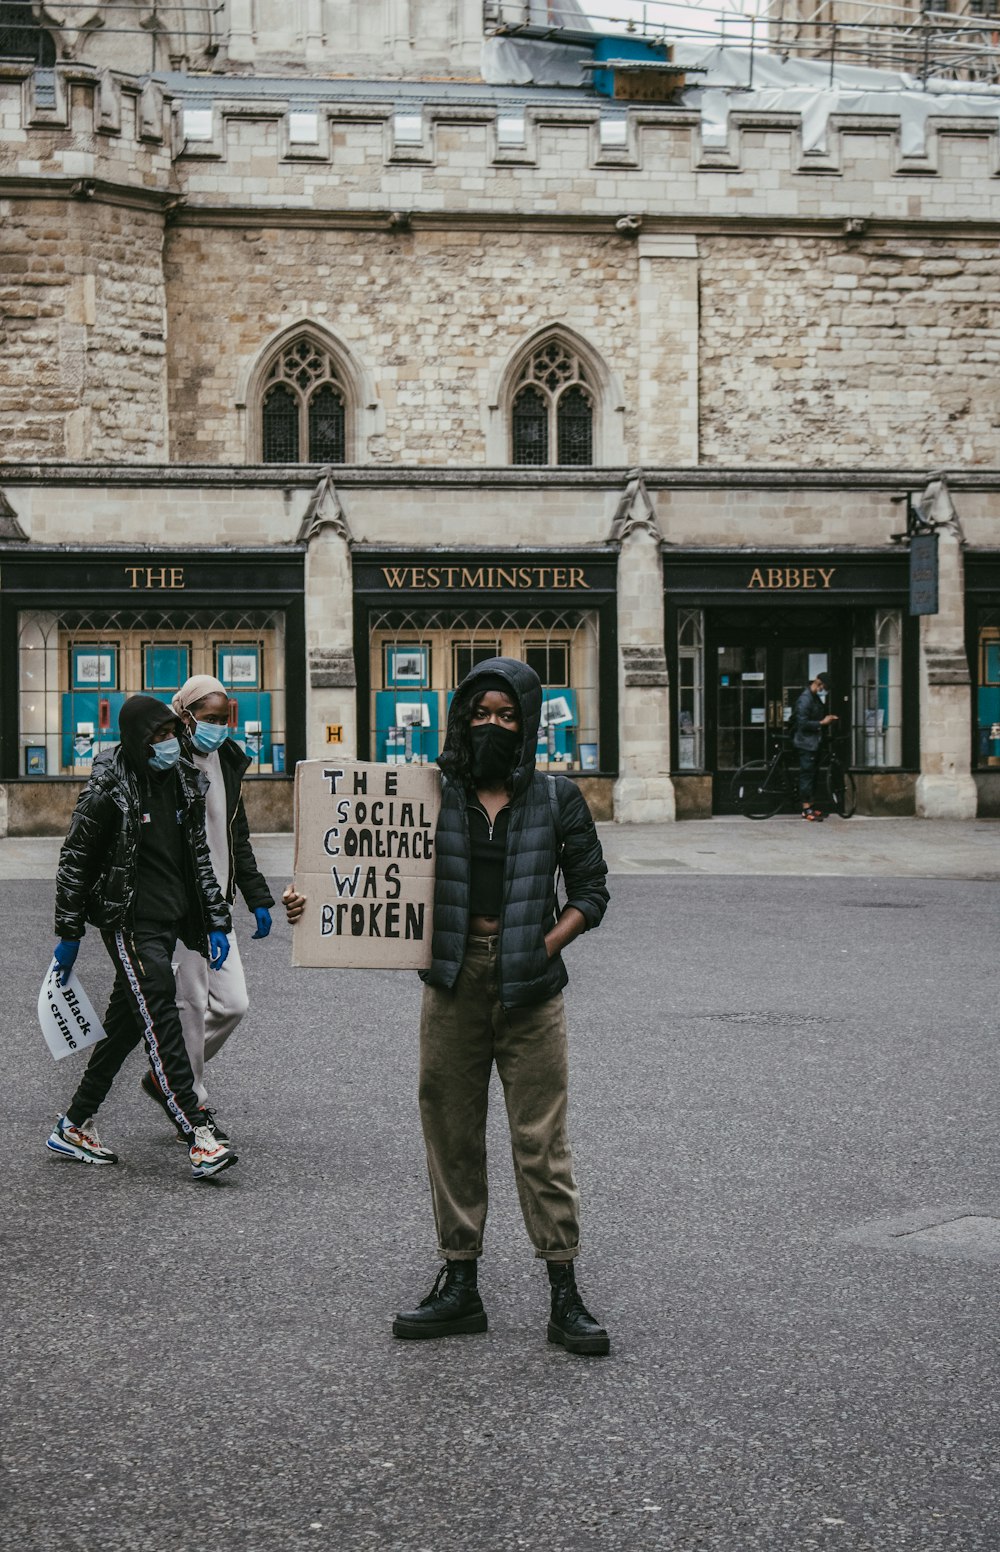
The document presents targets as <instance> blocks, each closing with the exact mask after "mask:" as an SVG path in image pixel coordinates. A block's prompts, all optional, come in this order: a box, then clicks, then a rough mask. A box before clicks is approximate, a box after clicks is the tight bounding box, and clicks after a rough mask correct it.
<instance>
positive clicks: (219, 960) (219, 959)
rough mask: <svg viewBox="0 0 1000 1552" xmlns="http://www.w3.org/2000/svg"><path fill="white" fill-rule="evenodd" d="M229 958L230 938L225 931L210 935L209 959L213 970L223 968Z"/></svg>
mask: <svg viewBox="0 0 1000 1552" xmlns="http://www.w3.org/2000/svg"><path fill="white" fill-rule="evenodd" d="M228 958H229V939H228V938H227V937H226V934H225V933H224V932H210V933H209V935H208V959H209V963H210V965H211V966H212V969H213V970H221V969H222V967H223V965H224V964H225V962H226V960H227V959H228Z"/></svg>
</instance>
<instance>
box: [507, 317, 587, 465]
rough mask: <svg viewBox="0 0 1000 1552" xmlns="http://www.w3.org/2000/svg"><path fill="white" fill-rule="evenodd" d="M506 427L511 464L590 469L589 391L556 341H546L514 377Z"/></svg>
mask: <svg viewBox="0 0 1000 1552" xmlns="http://www.w3.org/2000/svg"><path fill="white" fill-rule="evenodd" d="M510 422H511V462H512V463H515V464H521V465H546V464H575V465H581V464H592V463H593V461H594V392H593V387H592V385H591V383H590V380H589V378H588V376H587V373H586V371H585V369H584V366H583V363H582V362H581V360H580V357H579V355H578V354H577V353H576V352H575V351H574V350H571V349H569V348H568V347H567V346H566V345H564V344H563V343H562V342H561V341H560V340H559V339H550V340H547V341H546V342H545V343H544V344H543V345H541V346H540V347H539V348H538V349H537V350H535V351H534V352H533V353H532V354H531V356H529V358H528V360H527V362H526V363H525V365H524V366H523V368H522V369H521V371H520V372H519V374H518V376H517V380H516V383H515V386H514V392H513V397H512V399H511V413H510Z"/></svg>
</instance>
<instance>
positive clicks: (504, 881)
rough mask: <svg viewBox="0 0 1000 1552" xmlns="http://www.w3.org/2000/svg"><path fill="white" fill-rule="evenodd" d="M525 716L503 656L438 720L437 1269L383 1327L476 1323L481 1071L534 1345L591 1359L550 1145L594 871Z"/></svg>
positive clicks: (431, 1097) (426, 1017)
mask: <svg viewBox="0 0 1000 1552" xmlns="http://www.w3.org/2000/svg"><path fill="white" fill-rule="evenodd" d="M541 709H542V687H541V683H540V681H539V679H538V676H537V674H535V673H534V671H533V670H532V669H530V668H529V667H528V666H527V664H525V663H521V662H518V661H517V660H515V659H513V658H491V659H490V660H488V661H487V662H484V663H480V664H479V665H478V666H477V667H476V668H474V669H473V670H472V672H471V673H470V674H469V675H468V676H467V677H466V678H465V679H464V680H463V682H462V684H461V685H460V686H459V688H458V690H457V691H456V693H455V697H454V700H453V702H452V706H451V711H450V714H449V717H448V730H447V734H446V737H445V746H444V750H443V752H442V754H441V757H440V759H439V761H438V764H439V765H440V767H441V769H442V771H443V772H444V786H443V795H442V807H441V814H440V818H439V820H438V826H437V840H436V848H435V849H436V870H435V889H434V927H433V935H432V961H431V965H430V968H429V969H428V970H426V971H424V972H422V976H423V979H424V982H425V986H424V996H423V1005H422V1009H421V1022H420V1115H421V1123H422V1126H423V1132H424V1142H425V1145H426V1149H427V1163H428V1171H429V1174H430V1181H431V1195H432V1199H433V1205H434V1217H435V1223H436V1227H437V1234H438V1244H439V1248H440V1252H441V1255H442V1256H443V1258H444V1263H445V1264H444V1266H443V1267H442V1269H441V1272H440V1273H439V1275H438V1279H437V1281H436V1283H435V1285H434V1288H433V1289H432V1291H431V1293H430V1294H429V1295H428V1296H427V1298H425V1299H424V1300H423V1302H422V1304H420V1305H419V1307H418V1308H417V1309H414V1310H410V1311H407V1312H404V1313H402V1314H399V1315H397V1316H396V1319H395V1320H394V1322H393V1333H394V1334H395V1335H396V1336H397V1337H403V1338H422V1337H442V1336H453V1335H458V1334H460V1333H468V1332H474V1331H485V1330H486V1312H485V1310H484V1308H483V1303H482V1299H481V1298H480V1295H479V1291H478V1286H477V1264H478V1258H479V1256H480V1255H481V1253H482V1248H483V1229H484V1226H485V1222H486V1205H487V1180H486V1110H487V1099H488V1092H489V1084H490V1074H491V1071H492V1068H493V1064H494V1062H495V1063H496V1066H497V1071H498V1072H499V1074H500V1079H501V1082H502V1083H503V1087H504V1097H505V1100H506V1106H507V1116H508V1121H509V1124H510V1134H511V1144H512V1149H513V1155H514V1172H515V1177H516V1181H517V1189H518V1195H519V1198H520V1202H521V1210H522V1212H523V1215H524V1221H525V1225H526V1227H527V1230H528V1235H529V1237H530V1239H531V1240H532V1242H533V1244H534V1246H535V1252H536V1255H537V1256H539V1257H540V1258H542V1259H544V1260H545V1261H546V1262H547V1265H548V1273H549V1281H550V1285H551V1311H550V1319H549V1324H548V1338H549V1341H551V1342H557V1343H560V1344H561V1345H562V1346H563V1347H565V1348H566V1349H568V1350H569V1351H570V1352H577V1353H593V1354H603V1353H607V1352H608V1351H609V1349H610V1342H609V1339H608V1334H607V1332H606V1331H605V1330H604V1328H603V1327H602V1326H601V1325H600V1324H599V1323H598V1322H597V1321H596V1320H595V1319H594V1318H593V1316H592V1315H590V1314H589V1313H588V1311H587V1310H586V1308H585V1307H584V1304H583V1301H582V1299H581V1297H580V1294H579V1292H578V1290H577V1287H576V1280H575V1276H574V1268H573V1262H574V1259H575V1257H576V1255H577V1253H578V1250H579V1238H580V1231H579V1196H578V1192H577V1188H576V1181H575V1179H574V1175H573V1162H572V1157H571V1154H570V1148H569V1141H568V1138H567V1135H566V1098H567V1093H566V1091H567V1076H568V1073H567V1052H566V1019H565V1012H564V1008H563V996H562V989H563V987H564V986H565V985H566V982H567V980H568V976H567V973H566V967H565V965H564V963H563V959H562V951H563V949H564V948H565V947H566V946H567V944H569V943H571V942H572V941H573V939H574V938H576V937H578V936H579V935H580V933H582V932H586V931H587V930H588V929H589V928H591V927H596V926H597V925H598V924H599V923H600V921H601V919H602V917H603V915H604V912H605V910H606V908H607V903H608V892H607V888H606V882H605V881H606V876H607V868H606V866H605V863H604V857H603V855H602V852H601V844H600V841H599V839H598V836H597V831H596V829H595V828H594V822H593V819H592V818H591V815H590V810H589V809H588V807H587V804H586V801H585V800H584V797H583V795H582V793H581V792H580V790H579V788H578V787H577V786H576V785H575V783H574V782H572V781H570V780H569V778H568V777H565V776H547V775H544V774H542V773H540V772H537V771H536V770H535V746H536V740H537V735H538V726H539V720H540V716H541ZM557 870H561V873H562V878H563V886H564V890H565V895H566V902H565V904H564V905H563V906H562V908H561V909H560V908H559V906H558V903H557V893H556V882H555V875H556V872H557Z"/></svg>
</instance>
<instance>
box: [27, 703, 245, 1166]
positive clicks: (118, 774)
mask: <svg viewBox="0 0 1000 1552" xmlns="http://www.w3.org/2000/svg"><path fill="white" fill-rule="evenodd" d="M182 732H183V724H182V723H181V722H179V720H178V718H177V717H176V715H175V714H174V712H173V710H172V709H171V708H170V707H169V706H165V705H164V704H163V702H162V701H158V700H154V699H153V698H152V697H151V696H148V695H133V696H130V697H129V699H128V700H127V701H126V702H125V704H124V706H123V707H122V710H121V715H120V717H119V736H120V739H121V742H120V744H119V745H118V746H117V747H116V748H114V749H109V750H106V751H104V752H103V753H101V754H100V755H99V756H98V757H97V759H96V760H95V761H94V768H93V771H92V773H91V776H90V780H89V781H88V782H87V785H86V786H85V787H84V789H83V791H82V792H81V794H80V797H79V800H78V802H77V805H76V809H75V811H74V813H73V818H72V820H71V822H70V827H69V833H68V834H67V836H66V839H65V841H64V842H63V846H62V851H61V852H60V856H59V868H58V872H57V875H56V918H55V927H56V935H57V937H58V939H59V942H58V943H57V944H56V949H55V960H56V964H57V965H58V967H59V971H58V974H59V977H60V981H61V983H62V984H64V985H65V984H66V983H67V981H68V980H69V979H70V978H71V976H72V974H73V967H74V964H75V962H76V957H77V954H78V952H79V948H80V940H81V939H82V938H83V936H84V933H85V932H86V929H87V925H88V924H89V925H91V926H94V927H97V928H98V930H99V931H100V933H101V936H102V937H103V939H104V944H105V947H106V948H107V951H108V953H109V954H110V956H111V961H112V964H113V965H114V967H115V984H114V989H113V990H112V993H111V1001H110V1002H109V1004H108V1011H107V1013H106V1015H105V1018H104V1029H105V1039H103V1040H102V1041H101V1042H100V1043H99V1044H98V1045H96V1046H95V1047H94V1049H93V1051H92V1053H91V1057H90V1061H89V1062H88V1064H87V1068H86V1071H85V1072H84V1074H83V1077H82V1078H81V1080H80V1084H79V1086H78V1088H77V1091H76V1093H75V1094H74V1096H73V1098H72V1100H71V1102H70V1104H69V1105H68V1106H67V1107H66V1113H65V1114H64V1115H60V1116H59V1117H58V1119H57V1121H56V1125H55V1127H54V1128H53V1131H52V1133H51V1134H50V1136H49V1138H48V1140H47V1146H48V1148H49V1149H50V1150H51V1151H52V1152H53V1153H54V1154H56V1155H57V1156H58V1157H60V1158H63V1159H72V1160H74V1161H76V1162H78V1163H83V1164H116V1163H117V1162H118V1157H117V1154H115V1153H114V1152H113V1151H112V1150H111V1149H110V1148H106V1147H105V1146H104V1145H103V1143H102V1142H101V1140H100V1138H99V1136H98V1135H97V1129H96V1127H95V1125H94V1117H95V1115H96V1114H97V1110H98V1108H99V1106H100V1105H101V1104H102V1103H103V1101H104V1100H105V1099H106V1097H107V1095H108V1093H109V1091H110V1089H111V1085H112V1083H113V1082H114V1079H115V1075H116V1074H117V1072H118V1070H119V1068H120V1067H121V1065H122V1063H123V1062H124V1060H125V1058H126V1056H127V1055H128V1053H129V1052H130V1051H131V1050H132V1049H133V1048H134V1047H135V1046H136V1045H138V1043H139V1041H140V1040H142V1041H144V1043H145V1046H146V1052H147V1055H148V1058H149V1063H150V1067H151V1068H152V1071H153V1072H154V1074H155V1076H156V1081H157V1083H158V1085H159V1088H160V1091H161V1093H162V1095H163V1100H164V1104H165V1105H166V1107H167V1109H168V1110H169V1112H170V1115H171V1118H172V1119H173V1121H174V1123H175V1125H176V1127H177V1130H178V1133H179V1134H180V1135H181V1136H182V1137H183V1140H184V1141H185V1142H186V1143H187V1144H188V1154H189V1158H190V1162H191V1171H192V1174H193V1176H194V1177H195V1178H196V1179H203V1178H205V1177H207V1176H209V1175H214V1174H217V1173H218V1172H219V1171H220V1170H223V1169H227V1168H228V1167H229V1166H230V1165H232V1164H235V1163H236V1155H235V1153H233V1152H232V1150H231V1149H230V1148H229V1147H228V1145H227V1144H225V1143H223V1142H222V1141H221V1140H220V1139H219V1138H218V1137H217V1136H216V1134H215V1131H214V1129H213V1124H212V1116H211V1113H210V1112H209V1111H207V1110H206V1109H204V1108H203V1107H201V1106H199V1103H198V1098H197V1095H196V1094H195V1089H194V1076H193V1074H192V1071H191V1064H190V1061H189V1060H188V1055H187V1051H186V1049H185V1046H184V1037H183V1034H182V1031H181V1021H180V1016H179V1014H178V1011H177V1006H176V987H175V984H174V974H173V968H172V958H173V951H174V945H175V944H176V942H177V940H178V939H180V940H181V941H182V942H184V943H185V944H187V945H188V947H189V948H193V949H197V950H198V952H199V953H201V954H203V955H204V956H205V958H206V959H210V961H211V963H212V965H213V967H214V968H216V969H218V968H220V967H221V966H222V964H223V963H224V962H225V959H226V955H227V953H228V950H229V942H228V937H227V934H228V932H229V931H230V928H231V925H232V923H231V920H230V916H229V907H228V905H227V904H226V901H225V899H224V898H223V895H222V891H221V890H220V888H219V885H218V883H217V881H216V878H215V874H214V873H213V871H212V861H211V857H210V855H209V849H208V842H207V839H206V835H205V790H206V787H207V782H206V781H205V778H204V777H203V776H202V775H201V774H200V773H199V772H198V771H197V770H196V769H195V767H194V765H193V764H191V762H190V761H188V760H186V759H184V758H182V750H181V742H180V735H181V733H182Z"/></svg>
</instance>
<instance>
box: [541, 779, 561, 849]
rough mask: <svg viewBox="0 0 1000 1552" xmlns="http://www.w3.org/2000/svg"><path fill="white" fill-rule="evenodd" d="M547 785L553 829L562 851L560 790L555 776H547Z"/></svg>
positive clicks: (557, 844)
mask: <svg viewBox="0 0 1000 1552" xmlns="http://www.w3.org/2000/svg"><path fill="white" fill-rule="evenodd" d="M545 780H546V783H547V785H548V789H549V813H550V814H551V815H552V828H553V830H554V831H555V834H556V846H557V847H558V849H559V851H562V840H563V838H562V814H561V813H560V812H559V789H558V787H557V786H556V779H555V777H554V776H551V775H547V776H546V778H545Z"/></svg>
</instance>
